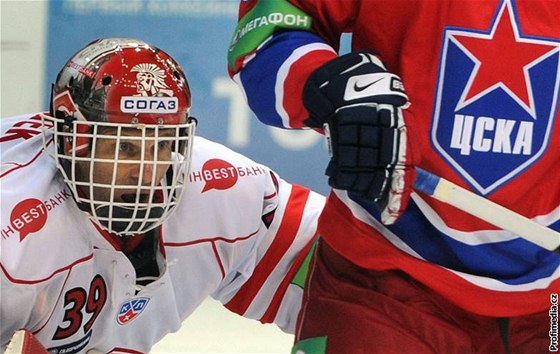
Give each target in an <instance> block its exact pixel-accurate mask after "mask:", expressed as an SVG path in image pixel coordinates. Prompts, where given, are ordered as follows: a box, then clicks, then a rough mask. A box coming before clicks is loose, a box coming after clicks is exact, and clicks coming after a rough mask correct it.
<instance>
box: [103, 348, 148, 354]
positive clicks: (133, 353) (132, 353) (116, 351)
mask: <svg viewBox="0 0 560 354" xmlns="http://www.w3.org/2000/svg"><path fill="white" fill-rule="evenodd" d="M122 353H124V354H143V353H144V352H139V351H138V350H134V349H127V348H120V347H116V348H113V349H111V351H110V352H109V354H122Z"/></svg>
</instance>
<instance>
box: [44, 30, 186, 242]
mask: <svg viewBox="0 0 560 354" xmlns="http://www.w3.org/2000/svg"><path fill="white" fill-rule="evenodd" d="M190 107H191V93H190V89H189V85H188V82H187V79H186V77H185V74H184V73H183V70H182V69H181V67H180V66H179V64H178V63H177V62H176V61H175V60H174V59H173V58H172V57H171V56H169V55H168V54H167V53H165V52H164V51H162V50H160V49H158V48H156V47H154V46H152V45H149V44H147V43H145V42H143V41H141V40H137V39H129V38H106V39H99V40H96V41H94V42H91V43H90V44H88V45H87V46H86V47H85V48H83V49H81V50H80V51H78V52H77V53H76V54H75V55H74V56H73V57H72V58H71V59H70V60H69V61H68V62H67V63H66V64H65V65H64V67H63V68H62V70H61V71H60V73H59V74H58V76H57V78H56V82H55V83H54V84H53V88H52V101H51V110H50V116H45V117H44V119H46V120H48V121H51V122H52V123H54V124H51V125H54V128H53V132H54V139H55V141H56V143H57V149H56V152H55V155H56V156H55V157H56V160H57V163H58V167H59V169H60V170H61V171H62V174H63V176H64V179H65V181H66V183H67V184H68V185H69V186H70V189H71V190H72V192H73V195H74V198H75V199H76V202H77V203H78V206H79V207H80V208H81V209H82V210H84V211H86V212H88V213H89V215H90V216H91V218H92V219H93V220H94V221H95V222H96V224H98V225H99V226H100V227H102V228H104V229H105V230H107V231H109V232H111V233H114V234H118V235H135V234H140V233H144V232H146V231H149V230H151V229H153V228H155V227H156V226H158V225H160V224H161V223H163V222H164V221H165V220H166V218H167V217H168V216H169V215H170V214H171V212H172V211H173V210H174V208H175V207H176V206H177V204H179V202H180V199H181V195H182V192H183V189H184V186H185V180H186V179H185V177H186V175H187V173H188V169H189V165H190V160H191V150H192V142H193V139H194V133H195V126H196V120H194V119H192V118H189V109H190ZM162 171H164V172H162Z"/></svg>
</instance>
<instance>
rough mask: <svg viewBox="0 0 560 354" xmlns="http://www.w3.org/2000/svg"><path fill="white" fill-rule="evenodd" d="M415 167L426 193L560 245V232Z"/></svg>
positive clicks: (553, 247)
mask: <svg viewBox="0 0 560 354" xmlns="http://www.w3.org/2000/svg"><path fill="white" fill-rule="evenodd" d="M416 171H417V172H418V174H417V177H416V181H415V183H414V189H416V190H417V191H420V192H423V193H426V194H428V195H429V196H432V197H434V198H435V199H437V200H440V201H442V202H444V203H447V204H449V205H452V206H454V207H456V208H458V209H460V210H462V211H465V212H467V213H469V214H471V215H474V216H476V217H478V218H480V219H482V220H484V221H486V222H488V223H490V224H492V225H495V226H498V227H500V228H502V229H504V230H508V231H511V232H513V233H514V234H516V235H518V236H520V237H522V238H524V239H525V240H527V241H530V242H532V243H534V244H536V245H539V246H541V247H543V248H546V249H547V250H550V251H554V250H556V249H557V248H558V247H559V246H560V233H558V232H556V231H554V230H552V229H550V228H548V227H546V226H543V225H540V224H537V223H536V222H534V221H533V220H531V219H529V218H526V217H525V216H523V215H520V214H518V213H516V212H513V211H511V210H509V209H507V208H505V207H503V206H501V205H499V204H496V203H494V202H492V201H490V200H488V199H486V198H483V197H481V196H479V195H478V194H475V193H473V192H471V191H469V190H466V189H464V188H462V187H459V186H458V185H456V184H454V183H452V182H450V181H448V180H446V179H444V178H443V177H439V176H436V175H434V174H432V173H430V172H428V171H425V170H423V169H421V168H418V167H417V168H416Z"/></svg>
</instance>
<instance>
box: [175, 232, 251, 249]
mask: <svg viewBox="0 0 560 354" xmlns="http://www.w3.org/2000/svg"><path fill="white" fill-rule="evenodd" d="M258 232H259V230H256V231H255V232H252V233H251V234H249V235H247V236H240V237H236V238H225V237H220V236H216V237H212V238H201V239H198V240H194V241H188V242H164V246H166V247H185V246H191V245H196V244H199V243H205V242H217V241H222V242H226V243H235V242H238V241H244V240H247V239H250V238H251V237H253V236H255V235H256V234H257V233H258Z"/></svg>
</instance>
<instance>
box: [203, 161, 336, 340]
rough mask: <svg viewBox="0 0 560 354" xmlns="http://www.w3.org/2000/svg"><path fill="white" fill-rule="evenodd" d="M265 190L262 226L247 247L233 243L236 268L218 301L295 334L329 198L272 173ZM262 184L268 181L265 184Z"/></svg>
mask: <svg viewBox="0 0 560 354" xmlns="http://www.w3.org/2000/svg"><path fill="white" fill-rule="evenodd" d="M263 169H265V170H266V171H267V178H266V181H265V184H264V185H263V184H262V183H260V182H259V185H256V186H255V188H253V190H254V192H253V193H258V191H262V192H263V193H262V195H263V200H262V212H261V213H259V214H260V215H253V216H252V217H253V218H261V217H262V219H263V220H262V227H261V229H260V230H259V232H258V234H257V235H256V236H255V237H252V238H250V239H248V240H247V242H249V243H250V246H248V245H247V244H243V243H239V247H238V248H236V245H235V244H233V245H232V247H233V248H232V249H230V250H229V251H228V252H230V253H229V255H225V257H231V259H230V263H231V264H232V266H231V267H230V268H228V272H227V273H228V274H226V276H225V277H224V280H223V282H222V284H221V285H220V286H219V287H218V289H217V290H216V291H215V292H214V293H212V297H213V298H214V299H216V300H218V301H220V302H222V303H223V304H224V305H225V306H226V307H227V308H228V309H229V310H231V311H233V312H235V313H237V314H240V315H242V316H244V317H247V318H251V319H256V320H259V321H260V322H263V323H275V324H276V325H278V326H279V327H280V328H281V329H282V330H284V331H285V332H288V333H293V331H294V329H295V323H296V320H297V315H298V312H299V307H300V304H301V297H302V294H303V290H302V287H301V284H299V283H298V281H297V280H299V281H301V278H303V276H301V275H300V276H299V277H297V276H296V275H297V274H300V269H302V265H303V264H304V261H305V259H306V256H307V255H308V253H309V251H310V249H311V247H312V245H313V243H314V241H315V239H316V229H317V220H318V218H319V215H320V213H321V211H322V209H323V206H324V203H325V198H324V197H323V196H321V195H318V194H317V193H314V192H312V191H310V190H309V189H307V188H304V187H301V186H297V185H292V184H289V183H287V182H286V181H284V180H282V179H280V178H279V177H278V176H277V175H276V174H275V173H274V172H272V171H270V170H268V169H267V168H266V167H264V166H263ZM260 181H262V180H260Z"/></svg>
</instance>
